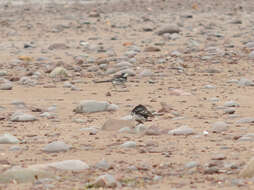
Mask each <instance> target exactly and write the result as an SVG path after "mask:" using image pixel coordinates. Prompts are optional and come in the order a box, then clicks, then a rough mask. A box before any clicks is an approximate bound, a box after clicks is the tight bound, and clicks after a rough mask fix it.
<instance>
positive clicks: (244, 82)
mask: <svg viewBox="0 0 254 190" xmlns="http://www.w3.org/2000/svg"><path fill="white" fill-rule="evenodd" d="M238 84H239V85H240V86H254V82H253V81H252V80H249V79H246V78H241V79H240V80H239V82H238Z"/></svg>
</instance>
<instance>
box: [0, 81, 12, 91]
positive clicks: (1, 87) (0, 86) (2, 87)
mask: <svg viewBox="0 0 254 190" xmlns="http://www.w3.org/2000/svg"><path fill="white" fill-rule="evenodd" d="M12 88H13V86H12V83H10V82H7V83H3V84H0V90H12Z"/></svg>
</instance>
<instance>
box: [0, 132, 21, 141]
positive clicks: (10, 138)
mask: <svg viewBox="0 0 254 190" xmlns="http://www.w3.org/2000/svg"><path fill="white" fill-rule="evenodd" d="M17 143H19V140H18V139H17V138H16V137H14V136H12V135H10V134H7V133H6V134H3V135H0V144H17Z"/></svg>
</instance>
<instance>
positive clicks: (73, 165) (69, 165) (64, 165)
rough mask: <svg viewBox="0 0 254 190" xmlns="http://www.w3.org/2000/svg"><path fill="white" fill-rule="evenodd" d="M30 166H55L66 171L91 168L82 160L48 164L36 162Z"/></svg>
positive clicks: (47, 167)
mask: <svg viewBox="0 0 254 190" xmlns="http://www.w3.org/2000/svg"><path fill="white" fill-rule="evenodd" d="M29 168H34V169H50V168H55V169H58V170H66V171H82V170H87V169H89V166H88V165H87V164H86V163H85V162H83V161H81V160H64V161H60V162H52V163H47V164H36V165H32V166H30V167H29Z"/></svg>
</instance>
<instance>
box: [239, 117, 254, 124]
mask: <svg viewBox="0 0 254 190" xmlns="http://www.w3.org/2000/svg"><path fill="white" fill-rule="evenodd" d="M236 123H238V124H241V123H254V117H245V118H241V119H240V120H238V121H236Z"/></svg>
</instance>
